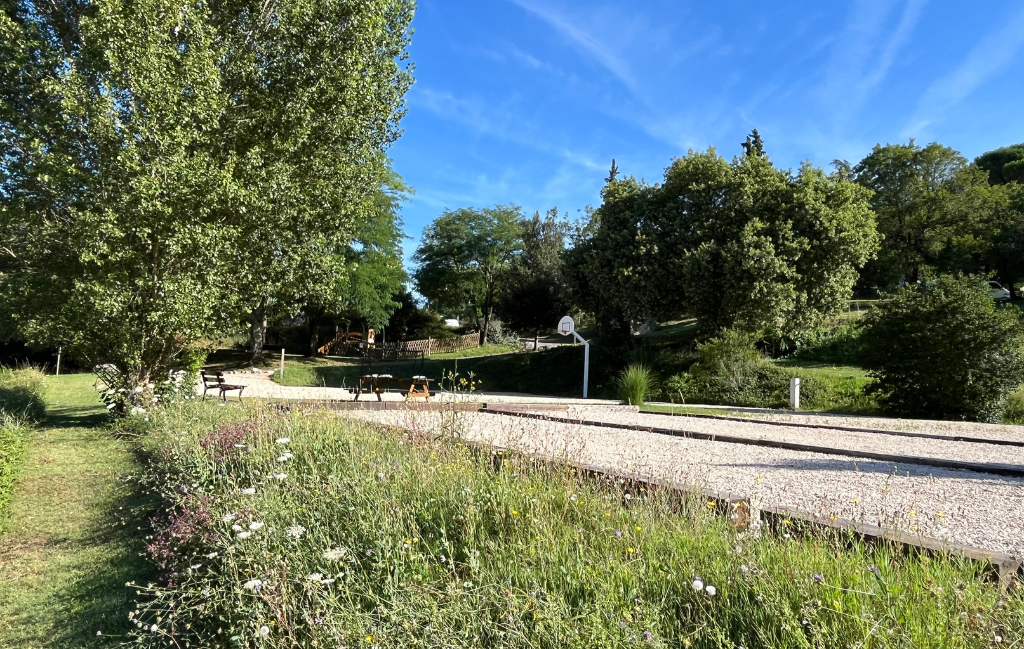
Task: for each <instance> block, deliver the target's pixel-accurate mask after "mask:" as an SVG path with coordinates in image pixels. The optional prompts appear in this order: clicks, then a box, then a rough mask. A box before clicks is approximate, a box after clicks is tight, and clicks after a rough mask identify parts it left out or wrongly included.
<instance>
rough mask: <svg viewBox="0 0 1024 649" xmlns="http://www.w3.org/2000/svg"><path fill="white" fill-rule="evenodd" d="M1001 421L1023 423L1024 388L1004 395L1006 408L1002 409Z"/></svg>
mask: <svg viewBox="0 0 1024 649" xmlns="http://www.w3.org/2000/svg"><path fill="white" fill-rule="evenodd" d="M1003 422H1004V423H1007V424H1024V388H1022V389H1020V390H1017V391H1016V392H1012V393H1010V396H1008V397H1006V410H1005V411H1003Z"/></svg>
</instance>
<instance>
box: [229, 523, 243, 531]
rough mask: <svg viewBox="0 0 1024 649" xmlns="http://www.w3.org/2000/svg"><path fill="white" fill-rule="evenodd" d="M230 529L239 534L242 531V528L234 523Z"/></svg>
mask: <svg viewBox="0 0 1024 649" xmlns="http://www.w3.org/2000/svg"><path fill="white" fill-rule="evenodd" d="M231 529H233V530H234V531H236V532H241V531H242V526H241V525H239V524H238V523H235V524H234V525H232V526H231Z"/></svg>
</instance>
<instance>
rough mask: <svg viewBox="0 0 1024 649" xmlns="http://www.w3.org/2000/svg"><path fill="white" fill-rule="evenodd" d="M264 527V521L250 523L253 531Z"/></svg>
mask: <svg viewBox="0 0 1024 649" xmlns="http://www.w3.org/2000/svg"><path fill="white" fill-rule="evenodd" d="M262 528H263V522H262V521H253V522H251V523H249V529H250V530H252V531H253V532H255V531H256V530H259V529H262Z"/></svg>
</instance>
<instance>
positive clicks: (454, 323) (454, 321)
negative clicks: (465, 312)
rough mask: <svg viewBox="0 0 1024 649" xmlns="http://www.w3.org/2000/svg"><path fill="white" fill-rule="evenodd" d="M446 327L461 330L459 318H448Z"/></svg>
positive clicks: (445, 322) (445, 323)
mask: <svg viewBox="0 0 1024 649" xmlns="http://www.w3.org/2000/svg"><path fill="white" fill-rule="evenodd" d="M444 325H445V326H446V327H451V328H452V329H458V328H459V319H458V318H446V319H445V321H444Z"/></svg>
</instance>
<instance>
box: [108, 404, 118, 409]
mask: <svg viewBox="0 0 1024 649" xmlns="http://www.w3.org/2000/svg"><path fill="white" fill-rule="evenodd" d="M116 407H117V404H116V403H108V404H107V410H113V409H114V408H116Z"/></svg>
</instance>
